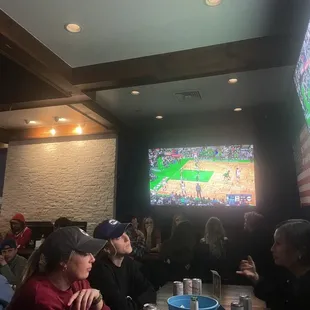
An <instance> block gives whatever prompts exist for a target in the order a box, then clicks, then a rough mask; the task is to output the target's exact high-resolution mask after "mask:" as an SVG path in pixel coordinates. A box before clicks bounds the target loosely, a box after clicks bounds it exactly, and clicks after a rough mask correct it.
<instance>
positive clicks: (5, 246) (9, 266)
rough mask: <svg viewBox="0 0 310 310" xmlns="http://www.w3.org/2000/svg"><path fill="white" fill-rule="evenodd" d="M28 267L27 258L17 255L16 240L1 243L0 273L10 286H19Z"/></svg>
mask: <svg viewBox="0 0 310 310" xmlns="http://www.w3.org/2000/svg"><path fill="white" fill-rule="evenodd" d="M26 265H27V260H26V258H24V257H22V256H19V255H18V254H17V245H16V242H15V240H13V239H6V240H4V241H3V242H2V243H1V255H0V273H1V274H2V275H3V276H5V277H6V278H7V280H8V281H9V283H10V284H13V285H17V284H19V282H20V280H21V276H22V273H23V270H24V268H25V266H26Z"/></svg>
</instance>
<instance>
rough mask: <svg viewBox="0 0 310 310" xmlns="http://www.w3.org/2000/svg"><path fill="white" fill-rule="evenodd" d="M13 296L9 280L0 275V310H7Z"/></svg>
mask: <svg viewBox="0 0 310 310" xmlns="http://www.w3.org/2000/svg"><path fill="white" fill-rule="evenodd" d="M13 295H14V291H13V289H12V287H11V285H10V284H9V282H8V280H7V279H6V278H5V277H4V276H2V275H0V310H3V309H6V307H7V306H8V304H9V303H10V301H11V299H12V297H13Z"/></svg>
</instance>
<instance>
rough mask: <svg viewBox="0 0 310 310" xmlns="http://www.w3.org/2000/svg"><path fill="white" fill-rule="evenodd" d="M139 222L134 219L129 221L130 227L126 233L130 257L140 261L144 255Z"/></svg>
mask: <svg viewBox="0 0 310 310" xmlns="http://www.w3.org/2000/svg"><path fill="white" fill-rule="evenodd" d="M138 227H139V222H138V219H137V218H136V217H133V218H132V219H131V225H130V226H129V227H128V229H127V231H126V233H127V235H128V237H129V239H130V243H131V247H132V253H131V254H130V256H131V257H133V258H135V259H137V260H140V259H142V257H143V256H144V254H145V250H146V245H145V236H144V234H143V232H142V231H141V230H139V228H138Z"/></svg>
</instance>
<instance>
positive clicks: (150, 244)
mask: <svg viewBox="0 0 310 310" xmlns="http://www.w3.org/2000/svg"><path fill="white" fill-rule="evenodd" d="M142 232H143V234H144V236H145V245H146V249H147V251H148V252H150V253H158V252H159V249H160V245H161V234H160V231H159V230H158V229H157V228H156V227H155V224H154V220H153V218H151V217H150V216H149V217H145V218H144V219H143V222H142Z"/></svg>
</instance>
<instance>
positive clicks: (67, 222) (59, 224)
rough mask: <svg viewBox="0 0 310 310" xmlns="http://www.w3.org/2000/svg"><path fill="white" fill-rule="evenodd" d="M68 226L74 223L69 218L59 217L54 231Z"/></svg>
mask: <svg viewBox="0 0 310 310" xmlns="http://www.w3.org/2000/svg"><path fill="white" fill-rule="evenodd" d="M68 226H72V221H71V220H69V219H68V218H67V217H59V218H58V219H57V220H56V221H55V223H54V230H57V229H59V228H62V227H68Z"/></svg>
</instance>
